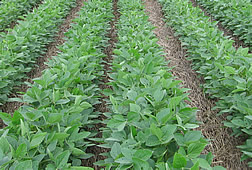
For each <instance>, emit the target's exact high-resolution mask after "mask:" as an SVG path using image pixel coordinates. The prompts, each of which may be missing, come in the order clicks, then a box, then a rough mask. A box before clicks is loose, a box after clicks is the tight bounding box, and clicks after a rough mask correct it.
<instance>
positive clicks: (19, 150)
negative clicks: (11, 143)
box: [15, 143, 27, 158]
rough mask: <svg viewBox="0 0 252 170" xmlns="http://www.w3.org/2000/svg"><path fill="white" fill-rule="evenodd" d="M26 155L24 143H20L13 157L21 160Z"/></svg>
mask: <svg viewBox="0 0 252 170" xmlns="http://www.w3.org/2000/svg"><path fill="white" fill-rule="evenodd" d="M26 153H27V146H26V144H25V143H22V144H20V145H19V146H18V148H17V150H16V152H15V156H16V157H20V158H23V157H24V156H25V155H26Z"/></svg>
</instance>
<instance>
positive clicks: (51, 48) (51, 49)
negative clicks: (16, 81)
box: [0, 0, 84, 128]
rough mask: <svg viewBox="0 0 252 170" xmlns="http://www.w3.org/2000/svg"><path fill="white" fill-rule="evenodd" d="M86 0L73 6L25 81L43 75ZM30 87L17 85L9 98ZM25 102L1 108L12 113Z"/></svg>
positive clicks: (9, 103)
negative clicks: (48, 61)
mask: <svg viewBox="0 0 252 170" xmlns="http://www.w3.org/2000/svg"><path fill="white" fill-rule="evenodd" d="M83 2H84V0H76V4H77V5H76V7H73V8H72V9H71V10H70V12H69V14H68V15H67V16H66V18H65V20H64V21H63V23H62V24H61V25H60V26H59V32H58V33H57V35H56V36H55V37H54V41H53V42H52V43H50V44H49V45H48V46H47V50H46V54H45V55H43V56H41V57H40V58H38V60H37V63H36V65H37V67H35V68H34V69H33V70H31V71H30V72H29V73H27V76H28V77H29V78H28V79H25V80H24V82H30V83H33V81H32V79H34V78H36V77H40V76H41V75H42V72H43V70H44V69H46V68H47V65H46V64H45V62H46V61H47V60H48V59H50V58H51V57H52V56H56V55H57V54H58V52H59V49H58V48H57V46H59V45H62V44H63V43H64V42H65V40H64V37H65V35H64V33H65V32H67V31H68V29H69V28H70V24H71V23H72V22H73V21H72V20H73V19H74V18H75V17H77V16H78V14H77V12H78V11H79V10H80V9H81V7H82V6H83V5H84V4H83ZM28 88H29V87H28V86H27V85H22V86H20V87H16V90H15V92H14V93H12V94H11V95H10V96H9V98H13V97H20V95H19V94H18V93H17V92H25V91H26V90H27V89H28ZM22 105H23V103H20V102H7V103H6V104H4V105H3V106H1V107H0V110H2V111H3V112H5V113H10V114H12V113H13V112H14V111H15V110H17V109H18V108H19V107H20V106H22ZM3 126H4V124H3V123H2V120H0V128H3Z"/></svg>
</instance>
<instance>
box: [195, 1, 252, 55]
mask: <svg viewBox="0 0 252 170" xmlns="http://www.w3.org/2000/svg"><path fill="white" fill-rule="evenodd" d="M196 1H197V2H198V3H199V4H200V5H202V6H203V7H204V8H205V9H206V10H207V11H208V12H209V13H210V14H211V15H212V16H213V17H214V18H216V19H217V20H219V21H221V23H222V24H223V25H224V26H225V27H227V28H228V29H230V30H232V31H233V32H234V35H237V36H239V38H240V40H244V42H245V44H247V45H248V46H249V47H250V48H252V22H251V21H252V4H251V1H250V0H238V1H237V0H218V1H215V0H196ZM251 50H252V49H251Z"/></svg>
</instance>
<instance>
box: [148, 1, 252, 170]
mask: <svg viewBox="0 0 252 170" xmlns="http://www.w3.org/2000/svg"><path fill="white" fill-rule="evenodd" d="M144 2H145V8H146V13H147V14H148V15H149V21H150V22H151V23H152V24H153V25H154V26H155V27H156V29H155V30H154V33H155V34H156V36H157V38H158V39H159V41H158V44H159V45H160V46H161V47H163V49H164V51H165V52H166V53H167V54H166V56H165V57H166V58H167V60H170V63H169V66H170V67H173V66H175V68H174V69H173V70H172V73H173V75H174V76H176V77H177V78H178V79H179V80H182V81H183V83H182V84H183V87H185V88H189V89H191V90H190V91H189V93H190V95H189V97H190V99H191V102H188V103H189V104H190V105H191V106H192V107H197V108H198V109H199V111H198V113H197V117H198V120H200V121H202V122H203V124H202V125H201V126H200V128H199V130H201V131H202V133H203V135H204V136H205V137H206V138H208V139H211V141H210V145H208V147H207V148H206V149H205V151H204V152H205V153H206V152H209V151H210V152H212V153H213V155H214V156H215V158H214V160H213V165H214V166H216V165H221V166H224V167H226V168H227V169H234V170H238V169H243V170H245V169H248V167H247V165H246V163H245V162H240V157H241V153H240V152H239V150H238V149H237V148H236V146H237V145H240V144H242V140H241V139H240V138H234V137H232V136H230V132H231V130H230V129H228V128H224V127H223V123H222V121H224V120H225V117H224V116H220V117H219V116H216V114H217V111H212V110H211V108H212V107H213V106H214V103H215V102H214V101H213V100H210V99H209V98H208V97H207V96H206V95H205V94H204V93H203V91H202V89H201V88H200V84H203V83H204V81H203V79H202V78H200V77H199V75H198V74H197V73H196V72H195V71H193V70H192V68H191V63H190V61H188V60H186V51H185V50H183V49H182V47H181V43H180V41H179V39H178V37H176V36H175V35H174V31H173V30H172V28H169V27H167V26H166V24H165V22H164V21H163V20H164V15H163V13H162V8H161V5H160V4H159V3H158V2H157V1H156V0H144Z"/></svg>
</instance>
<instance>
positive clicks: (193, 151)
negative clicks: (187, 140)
mask: <svg viewBox="0 0 252 170" xmlns="http://www.w3.org/2000/svg"><path fill="white" fill-rule="evenodd" d="M205 146H206V144H205V143H199V142H196V143H191V144H190V145H189V147H188V151H187V153H188V156H189V157H190V158H196V157H198V156H199V155H200V153H201V152H202V151H203V150H204V148H205Z"/></svg>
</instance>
